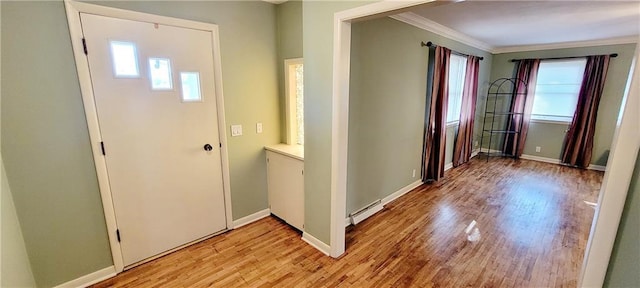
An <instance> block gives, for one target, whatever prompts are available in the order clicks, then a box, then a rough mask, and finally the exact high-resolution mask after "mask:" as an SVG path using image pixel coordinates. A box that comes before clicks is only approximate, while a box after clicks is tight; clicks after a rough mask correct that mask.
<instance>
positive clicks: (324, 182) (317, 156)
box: [302, 1, 370, 244]
mask: <svg viewBox="0 0 640 288" xmlns="http://www.w3.org/2000/svg"><path fill="white" fill-rule="evenodd" d="M368 3H370V2H366V1H303V2H302V19H303V20H302V24H303V25H302V27H303V36H302V42H303V50H304V52H303V54H304V57H305V60H304V117H305V119H304V120H305V123H304V130H305V140H304V141H305V155H304V167H305V169H304V170H305V175H304V203H305V206H304V209H305V219H304V223H305V232H307V233H309V234H311V235H313V236H314V237H316V238H317V239H319V240H321V241H322V242H324V243H326V244H328V243H329V237H330V220H331V122H332V118H331V117H332V112H331V102H332V100H331V97H332V94H333V92H332V89H333V78H332V77H333V70H332V69H333V15H334V13H335V12H338V11H342V10H347V9H349V8H353V7H357V6H362V5H366V4H368Z"/></svg>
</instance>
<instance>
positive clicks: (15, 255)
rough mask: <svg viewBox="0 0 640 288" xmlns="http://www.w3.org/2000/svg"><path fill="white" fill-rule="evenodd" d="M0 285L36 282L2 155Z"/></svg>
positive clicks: (22, 285)
mask: <svg viewBox="0 0 640 288" xmlns="http://www.w3.org/2000/svg"><path fill="white" fill-rule="evenodd" d="M0 174H1V176H2V180H0V181H1V182H2V183H0V184H1V185H2V186H1V188H0V196H1V197H2V198H0V204H1V205H2V206H1V207H0V211H1V212H2V213H1V214H0V220H2V224H0V228H1V229H2V230H1V231H0V236H1V237H2V238H1V239H0V243H1V247H0V256H1V258H0V264H1V265H0V287H35V286H36V282H35V280H34V279H33V273H32V272H31V264H30V263H29V257H28V256H27V248H26V247H25V244H24V237H23V236H22V230H21V229H20V222H19V221H18V215H17V214H16V208H15V205H14V203H13V197H12V196H11V190H10V189H9V183H8V182H7V175H6V173H5V172H4V165H3V164H2V156H0Z"/></svg>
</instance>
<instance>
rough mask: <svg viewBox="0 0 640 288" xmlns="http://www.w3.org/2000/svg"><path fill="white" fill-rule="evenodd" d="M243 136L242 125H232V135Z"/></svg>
mask: <svg viewBox="0 0 640 288" xmlns="http://www.w3.org/2000/svg"><path fill="white" fill-rule="evenodd" d="M236 136H242V125H231V137H236Z"/></svg>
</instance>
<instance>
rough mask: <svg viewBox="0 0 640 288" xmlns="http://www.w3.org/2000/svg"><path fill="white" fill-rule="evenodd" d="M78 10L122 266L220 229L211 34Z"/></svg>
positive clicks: (222, 214)
mask: <svg viewBox="0 0 640 288" xmlns="http://www.w3.org/2000/svg"><path fill="white" fill-rule="evenodd" d="M80 17H81V21H82V31H83V34H84V37H85V39H86V48H87V49H86V51H87V57H88V61H89V70H90V73H91V81H92V84H93V89H94V91H93V92H94V97H95V103H96V110H97V113H98V122H99V126H100V134H101V136H102V140H103V143H104V154H105V156H104V157H105V161H106V165H107V171H108V178H109V185H110V187H111V193H112V196H113V206H114V210H115V215H116V222H117V226H118V231H119V236H120V239H121V241H120V244H121V249H122V255H123V260H124V265H125V266H129V265H131V264H135V263H136V262H139V261H142V260H145V259H147V258H150V257H153V256H155V255H158V254H161V253H163V252H165V251H168V250H171V249H173V248H176V247H179V246H181V245H184V244H186V243H189V242H192V241H194V240H198V239H200V238H203V237H206V236H209V235H211V234H214V233H217V232H220V231H222V230H225V229H226V228H227V227H226V223H227V222H226V217H231V215H225V203H224V201H225V199H224V190H223V183H222V179H223V178H222V165H221V156H222V155H221V153H220V140H219V139H220V138H219V134H218V133H219V131H218V123H217V119H218V118H217V108H216V97H215V89H216V88H217V87H215V85H214V68H213V48H212V45H213V44H212V39H213V38H212V37H213V35H212V33H211V32H210V31H202V30H195V29H187V28H180V27H174V26H167V25H158V24H154V23H146V22H137V21H131V20H123V19H117V18H110V17H104V16H98V15H92V14H85V13H81V15H80Z"/></svg>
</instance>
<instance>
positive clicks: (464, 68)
mask: <svg viewBox="0 0 640 288" xmlns="http://www.w3.org/2000/svg"><path fill="white" fill-rule="evenodd" d="M454 57H456V58H461V60H464V67H463V71H462V81H461V83H457V84H459V85H460V86H461V87H460V94H458V95H453V94H452V93H451V89H449V90H448V91H449V97H448V100H447V102H448V103H447V127H449V126H455V125H458V123H460V113H461V112H462V94H464V79H465V77H466V75H467V57H464V56H460V55H453V54H451V58H454ZM451 63H453V61H451V62H449V77H448V78H449V79H448V81H447V82H449V83H447V85H449V88H451V85H450V81H451V79H452V77H451ZM453 97H458V98H460V99H459V102H458V106H460V107H459V109H458V117H456V119H455V120H449V116H451V115H449V112H450V111H449V110H450V107H452V106H453V105H451V104H453V103H452V99H453Z"/></svg>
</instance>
